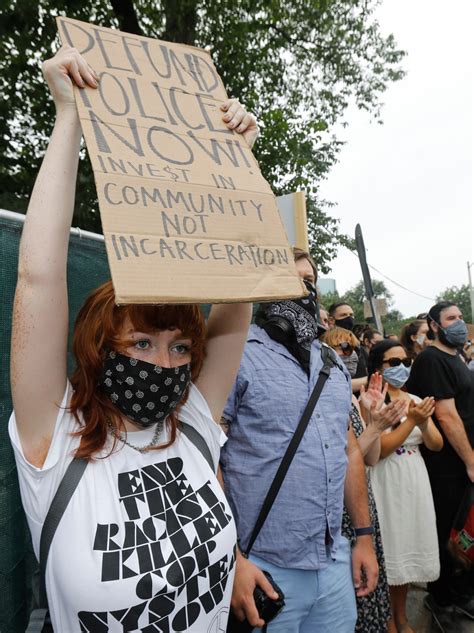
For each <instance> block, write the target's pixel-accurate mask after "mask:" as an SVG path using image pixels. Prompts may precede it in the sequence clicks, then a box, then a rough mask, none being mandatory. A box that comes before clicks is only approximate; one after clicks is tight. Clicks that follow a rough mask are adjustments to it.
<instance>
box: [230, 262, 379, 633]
mask: <svg viewBox="0 0 474 633" xmlns="http://www.w3.org/2000/svg"><path fill="white" fill-rule="evenodd" d="M296 263H297V268H298V270H299V272H300V275H301V276H302V277H303V278H305V279H307V280H308V281H310V282H312V283H313V284H314V282H315V272H314V269H313V265H312V262H311V260H310V258H309V256H307V255H304V256H302V257H300V258H299V259H298V260H297V262H296ZM308 359H309V367H308V369H309V372H308V371H306V369H305V368H304V367H303V366H302V363H301V362H300V359H298V358H297V357H295V352H294V350H291V351H290V349H289V348H288V346H285V345H284V344H282V343H280V342H277V341H276V340H274V339H273V338H271V337H270V336H269V335H268V334H267V332H266V331H265V329H264V328H263V327H259V326H257V325H253V326H251V328H250V331H249V336H248V339H247V344H246V347H245V350H244V355H243V358H242V362H241V366H240V370H239V373H238V376H237V380H236V383H235V385H234V388H233V390H232V392H231V395H230V397H229V399H228V401H227V405H226V407H225V409H224V415H223V417H224V420H225V421H226V422H227V423H228V425H229V429H228V441H227V444H226V445H225V447H224V449H223V452H222V462H221V463H222V471H223V476H224V482H225V490H226V493H227V496H228V498H229V501H230V504H231V506H232V509H233V511H234V516H235V519H236V522H237V530H238V535H239V539H240V543H241V546H242V549H243V550H244V551H245V549H246V547H247V543H248V541H249V539H250V535H251V533H252V530H253V528H254V525H255V522H256V519H257V516H258V513H259V511H260V509H261V506H262V503H263V500H264V498H265V496H266V493H267V492H268V489H269V487H270V484H271V482H272V480H273V477H274V475H275V473H276V471H277V468H278V466H279V464H280V462H281V460H282V457H283V455H284V453H285V450H286V448H287V446H288V444H289V442H290V440H291V438H292V436H293V434H294V431H295V429H296V427H297V425H298V422H299V420H300V418H301V415H302V413H303V410H304V408H305V406H306V404H307V401H308V399H309V396H310V394H311V392H312V390H313V387H314V385H315V383H316V381H317V378H318V375H319V371H320V369H321V367H322V364H323V361H322V358H321V343H320V342H319V341H318V340H317V339H314V340H313V341H312V343H310V354H309V353H308ZM350 404H351V386H350V377H349V375H348V373H347V371H346V370H345V368H343V366H342V364H341V365H339V366H336V367H333V368H332V369H331V374H330V377H329V378H328V380H327V382H326V384H325V386H324V389H323V391H322V393H321V396H320V398H319V400H318V403H317V405H316V407H315V410H314V411H313V414H312V416H311V419H310V423H309V425H308V428H307V429H306V431H305V434H304V436H303V438H302V441H301V443H300V445H299V448H298V451H297V453H296V455H295V457H294V459H293V462H292V463H291V466H290V468H289V470H288V472H287V474H286V477H285V480H284V482H283V485H282V487H281V489H280V491H279V493H278V496H277V498H276V500H275V503H274V505H273V507H272V509H271V511H270V513H269V515H268V517H267V519H266V521H265V524H264V526H263V528H262V530H261V532H260V534H259V536H258V538H257V540H256V541H255V544H254V546H253V548H252V552H251V554H250V557H249V560H247V559H245V558H244V557H242V556H241V555H240V553H238V557H237V571H236V580H235V584H234V594H233V599H232V606H233V608H234V610H235V612H236V614H237V616H240V617H243V616H244V615H245V616H246V617H247V619H248V620H249V622H250V623H251V624H253V625H254V626H262V624H263V621H262V620H260V619H259V617H258V614H257V611H256V609H255V603H254V601H253V597H252V596H253V590H254V588H255V585H256V584H258V585H260V586H261V587H262V589H263V590H264V591H266V592H267V594H268V595H269V596H270V597H275V595H274V594H273V590H272V588H271V586H270V585H269V584H268V583H267V581H266V579H265V577H264V576H263V574H262V573H261V571H260V570H261V569H264V570H266V571H269V572H270V573H271V574H272V576H273V578H274V580H275V581H276V582H277V584H278V585H279V586H280V587H281V588H282V590H283V592H284V594H285V599H286V607H285V609H284V610H283V611H282V613H281V614H280V615H278V616H277V618H276V619H275V620H274V621H273V622H272V623H271V624H270V625H269V627H268V631H269V633H270V632H271V633H274V632H275V633H279V632H280V631H281V632H283V631H291V632H292V633H293V632H296V631H300V632H301V633H303V632H304V633H306V632H307V633H310V632H311V633H314V632H315V631H316V632H317V633H319V632H320V631H321V632H322V631H325V630H329V629H331V630H332V631H337V633H343V632H345V631H347V632H348V633H349V632H350V631H353V630H354V626H355V621H356V608H355V592H354V585H355V586H356V591H357V594H358V595H364V594H366V593H369V592H370V591H372V590H373V589H374V587H375V585H376V582H377V563H376V561H375V555H374V552H373V547H372V541H371V537H370V535H368V536H362V537H360V538H358V539H357V543H356V545H355V547H354V553H353V572H352V573H351V567H350V546H349V543H348V541H347V540H346V539H344V537H342V536H341V534H340V528H341V518H342V507H343V497H344V487H345V493H346V496H345V501H346V505H347V507H348V509H349V511H350V513H351V515H352V516H351V518H352V521H353V525H354V526H355V527H367V526H369V524H370V519H369V512H368V504H367V492H366V483H365V473H364V466H363V461H362V456H361V454H360V451H359V449H358V445H357V442H356V441H355V438H354V436H353V435H352V433H350V434H349V435H348V422H349V409H350ZM348 437H349V442H348ZM346 471H347V473H348V478H347V482H346V486H345V480H346ZM361 570H363V571H362V573H361ZM353 581H354V584H353Z"/></svg>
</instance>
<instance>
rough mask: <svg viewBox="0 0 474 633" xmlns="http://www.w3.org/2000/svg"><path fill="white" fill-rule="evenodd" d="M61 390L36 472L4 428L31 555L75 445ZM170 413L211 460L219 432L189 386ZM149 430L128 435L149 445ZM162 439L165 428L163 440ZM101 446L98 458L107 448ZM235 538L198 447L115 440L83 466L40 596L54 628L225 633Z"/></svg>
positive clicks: (184, 441) (12, 426) (65, 632)
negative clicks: (44, 591) (192, 434)
mask: <svg viewBox="0 0 474 633" xmlns="http://www.w3.org/2000/svg"><path fill="white" fill-rule="evenodd" d="M71 391H72V389H71V386H70V384H68V386H67V388H66V393H65V395H64V399H63V402H62V403H61V409H60V412H59V415H58V418H57V420H56V427H55V431H54V435H53V440H52V443H51V447H50V449H49V453H48V456H47V458H46V461H45V463H44V465H43V467H42V468H36V467H35V466H32V465H31V464H30V463H29V462H27V460H26V459H25V457H24V455H23V451H22V448H21V444H20V440H19V437H18V432H17V428H16V423H15V416H14V414H12V416H11V418H10V423H9V433H10V438H11V441H12V444H13V447H14V451H15V458H16V463H17V467H18V473H19V480H20V489H21V496H22V500H23V507H24V509H25V512H26V516H27V519H28V524H29V527H30V530H31V535H32V541H33V547H34V550H35V553H36V556H37V557H38V553H39V541H40V536H41V528H42V524H43V522H44V519H45V517H46V514H47V512H48V509H49V506H50V504H51V501H52V499H53V497H54V494H55V492H56V490H57V488H58V486H59V483H60V481H61V479H62V477H63V475H64V472H65V470H66V468H67V466H68V465H69V463H70V461H71V459H72V454H73V451H74V449H76V448H77V447H78V445H79V441H80V438H78V437H72V436H71V435H70V433H71V431H75V430H77V429H78V424H77V422H76V421H75V419H74V418H73V416H72V415H71V414H70V413H69V411H68V410H67V409H66V407H67V404H68V402H69V400H70V396H71ZM179 418H180V419H181V420H182V421H183V422H187V423H188V424H190V425H191V426H193V427H194V428H195V429H196V430H197V431H199V433H200V434H201V435H202V436H203V437H204V439H205V440H206V442H207V444H208V446H209V448H210V450H211V454H212V456H213V459H214V463H216V464H217V463H218V460H219V452H220V447H221V446H222V445H223V444H224V442H225V435H224V434H223V433H222V431H221V430H220V428H219V427H218V426H217V425H216V424H215V423H214V421H213V420H212V417H211V412H210V410H209V407H208V405H207V402H206V401H205V399H204V397H203V396H202V394H201V393H200V392H199V390H198V389H197V388H196V387H195V386H194V385H191V388H190V393H189V398H188V401H187V402H186V404H185V405H184V406H183V407H182V408H181V410H180V412H179ZM152 436H153V429H146V430H144V431H137V432H135V433H129V434H128V441H130V442H131V443H132V444H135V445H137V446H144V445H146V444H148V442H149V441H150V440H151V437H152ZM165 439H166V431H164V432H163V436H162V441H165ZM109 450H110V447H107V448H106V449H105V450H103V451H102V452H101V453H99V454H98V455H97V457H100V456H105V455H107V453H108V452H109ZM235 542H236V531H235V525H234V520H233V517H232V514H231V510H230V508H229V505H228V503H227V501H226V498H225V496H224V493H223V491H222V489H221V487H220V485H219V483H218V481H217V479H216V477H215V475H214V473H213V472H212V471H211V469H210V468H209V465H208V463H207V462H206V460H205V459H204V457H203V456H202V455H201V453H200V452H199V451H198V450H197V448H196V447H195V446H194V445H193V444H192V443H191V442H190V441H189V440H188V438H186V437H185V436H184V435H182V434H180V433H179V432H178V438H177V440H176V441H175V442H174V444H172V445H171V446H170V447H169V448H166V449H160V450H154V451H149V452H146V453H140V452H138V451H136V450H134V449H133V448H130V447H129V446H127V445H124V444H123V443H122V442H119V443H118V450H116V452H114V453H113V454H112V455H111V456H110V457H106V458H105V459H95V460H94V461H93V462H90V463H89V464H88V466H87V468H86V470H85V472H84V475H83V477H82V479H81V481H80V482H79V485H78V487H77V489H76V491H75V493H74V495H73V497H72V499H71V501H70V502H69V505H68V507H67V509H66V511H65V513H64V515H63V517H62V519H61V522H60V524H59V527H58V529H57V532H56V534H55V536H54V538H53V541H52V544H51V549H50V552H49V557H48V564H47V569H46V589H47V594H48V603H49V609H50V614H51V619H52V624H53V628H54V630H55V631H57V632H58V633H73V632H76V631H77V632H78V633H80V632H81V631H82V632H84V631H88V632H91V633H106V632H109V631H110V633H119V632H120V633H125V632H132V631H133V632H137V631H142V632H144V633H152V632H153V633H155V632H165V631H166V632H168V631H194V632H196V633H214V632H217V631H223V630H225V625H226V622H227V616H228V610H229V604H230V597H231V592H232V584H233V577H234V571H235V551H234V546H235Z"/></svg>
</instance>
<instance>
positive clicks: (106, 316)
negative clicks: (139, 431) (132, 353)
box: [70, 281, 206, 459]
mask: <svg viewBox="0 0 474 633" xmlns="http://www.w3.org/2000/svg"><path fill="white" fill-rule="evenodd" d="M127 318H128V319H130V321H131V323H132V325H133V327H134V328H135V329H136V330H139V331H140V332H152V331H156V330H167V329H179V330H181V332H182V333H183V335H184V336H185V337H186V338H188V337H189V338H190V339H191V340H192V344H191V379H192V380H195V379H196V377H197V376H198V375H199V372H200V370H201V367H202V363H203V360H204V347H205V336H206V325H205V321H204V316H203V315H202V312H201V310H200V308H199V306H198V305H123V306H117V305H116V304H115V294H114V289H113V286H112V282H111V281H107V282H106V283H105V284H103V285H102V286H99V288H97V290H95V291H94V292H93V293H92V294H91V295H90V296H89V297H88V299H87V300H86V302H85V303H84V305H83V306H82V308H81V310H80V311H79V314H78V315H77V318H76V323H75V326H74V336H73V351H74V355H75V357H76V363H77V365H76V369H75V371H74V373H73V375H72V377H71V384H72V387H73V389H74V392H73V395H72V398H71V404H70V410H71V412H72V414H73V415H74V417H75V418H76V420H78V421H79V422H80V421H81V418H80V417H79V412H80V414H81V417H82V420H83V422H84V423H83V425H82V428H81V429H80V430H79V431H78V432H77V435H80V436H81V444H80V446H79V448H78V450H77V451H76V457H83V458H86V459H90V458H92V456H93V454H94V453H97V452H98V451H100V450H101V449H102V448H103V446H104V444H105V442H106V440H107V434H108V425H107V421H110V422H111V423H112V424H113V425H114V426H115V427H116V428H117V429H118V430H119V431H124V430H125V427H124V424H123V422H122V417H121V414H120V411H119V410H118V409H117V407H116V406H115V405H114V404H112V402H111V401H110V400H109V398H108V397H107V396H106V394H105V393H103V392H102V390H101V389H100V387H99V383H100V379H101V374H102V368H103V364H104V359H105V356H106V353H107V351H108V350H111V349H113V350H117V351H121V350H123V349H124V348H125V347H126V346H127V345H129V344H130V341H128V340H127V339H126V338H124V337H123V325H124V322H125V320H126V319H127ZM188 391H189V390H186V392H185V393H184V396H183V398H182V399H181V402H180V405H179V406H181V405H182V404H184V402H185V401H186V398H187V396H188ZM167 424H168V428H169V432H170V439H169V442H167V443H166V444H161V445H160V446H157V447H156V448H166V447H167V446H170V445H171V444H172V443H173V442H174V441H175V439H176V430H177V425H178V420H177V417H176V415H175V411H174V412H173V413H172V414H171V415H170V416H169V417H168V421H167Z"/></svg>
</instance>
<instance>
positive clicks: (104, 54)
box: [57, 18, 304, 304]
mask: <svg viewBox="0 0 474 633" xmlns="http://www.w3.org/2000/svg"><path fill="white" fill-rule="evenodd" d="M57 22H58V28H59V32H60V36H61V40H62V42H63V44H66V45H69V46H73V47H75V48H76V49H77V50H78V51H79V53H81V54H82V55H83V56H84V57H85V59H86V61H87V62H88V63H89V64H90V66H91V67H92V68H93V69H94V70H95V71H96V72H97V73H98V75H99V76H100V83H99V88H98V89H97V90H94V89H89V88H86V89H82V90H81V89H79V88H75V95H76V103H77V107H78V110H79V117H80V119H81V125H82V130H83V133H84V137H85V139H86V143H87V148H88V151H89V156H90V159H91V162H92V166H93V169H94V176H95V181H96V185H97V193H98V199H99V207H100V211H101V219H102V227H103V231H104V236H105V242H106V247H107V255H108V258H109V264H110V270H111V273H112V280H113V283H114V288H115V293H116V301H117V303H119V304H120V303H154V302H160V303H161V302H171V303H189V302H199V303H212V302H229V301H258V300H271V299H275V298H286V297H296V296H300V295H301V294H303V292H304V291H303V290H302V284H301V282H300V281H299V278H298V277H297V274H296V269H295V266H294V264H293V257H292V252H291V248H290V246H289V244H288V240H287V238H286V235H285V231H284V228H283V224H282V221H281V219H280V216H279V213H278V210H277V205H276V201H275V197H274V196H273V194H272V191H271V189H270V186H269V185H268V183H267V182H266V181H265V180H264V178H263V177H262V175H261V173H260V170H259V167H258V164H257V162H256V160H255V158H254V156H253V154H252V152H251V150H250V148H249V147H248V145H247V143H246V141H245V139H244V138H243V137H242V136H241V135H239V134H237V133H235V132H233V131H230V130H228V129H227V128H226V126H225V125H224V124H223V121H222V114H223V113H222V111H221V110H220V105H221V104H222V102H223V101H225V100H226V99H227V94H226V91H225V89H224V85H223V83H222V81H221V79H220V77H219V75H218V74H217V72H216V69H215V67H214V65H213V63H212V60H211V58H210V56H209V54H208V53H207V52H206V51H204V50H201V49H198V48H194V47H189V46H185V45H181V44H174V43H170V42H162V41H159V40H153V39H150V38H146V37H140V36H137V35H131V34H128V33H122V32H120V31H116V30H113V29H106V28H102V27H98V26H94V25H92V24H88V23H85V22H79V21H77V20H71V19H68V18H57ZM237 72H238V69H237Z"/></svg>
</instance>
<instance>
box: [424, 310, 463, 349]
mask: <svg viewBox="0 0 474 633" xmlns="http://www.w3.org/2000/svg"><path fill="white" fill-rule="evenodd" d="M455 305H456V304H455V303H453V302H452V301H440V302H439V303H436V304H435V305H434V306H433V307H432V308H430V309H429V312H428V314H427V316H426V322H427V323H428V328H429V329H428V333H427V335H426V336H427V337H428V338H429V339H430V340H431V341H434V340H435V338H436V334H435V333H434V332H433V330H432V329H431V324H432V323H433V321H434V322H435V323H436V324H437V325H440V322H439V320H440V318H441V312H442V311H443V310H446V308H452V307H453V306H455Z"/></svg>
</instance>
